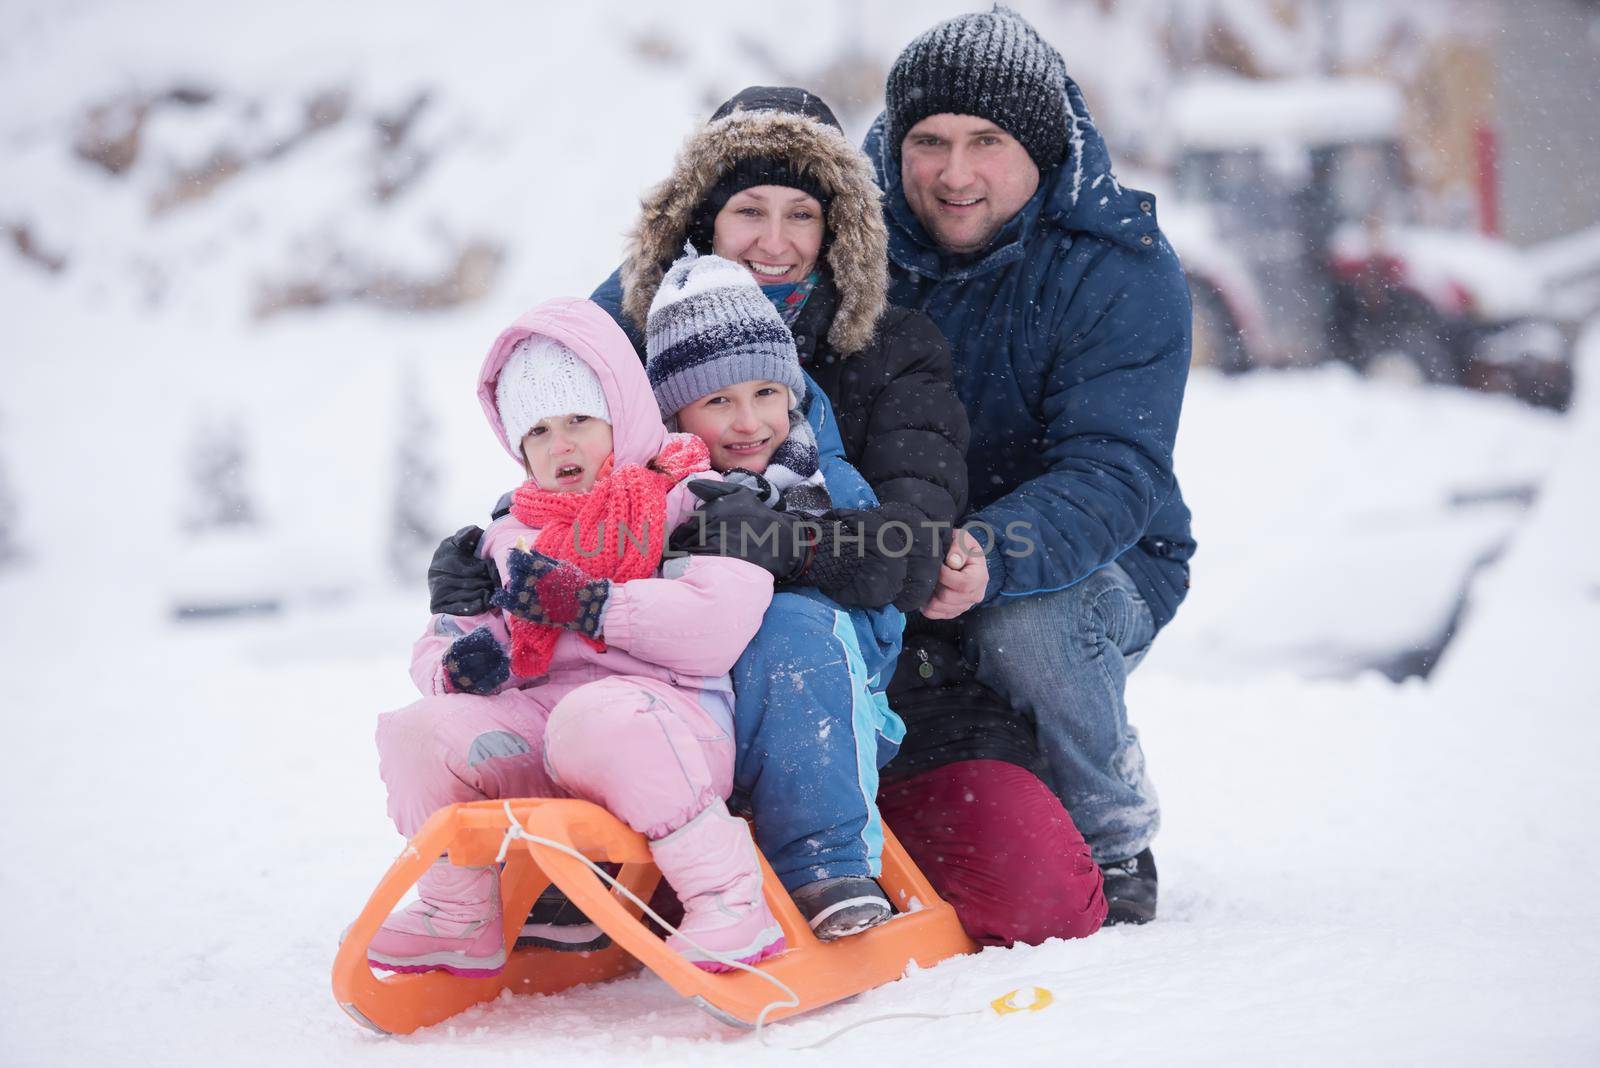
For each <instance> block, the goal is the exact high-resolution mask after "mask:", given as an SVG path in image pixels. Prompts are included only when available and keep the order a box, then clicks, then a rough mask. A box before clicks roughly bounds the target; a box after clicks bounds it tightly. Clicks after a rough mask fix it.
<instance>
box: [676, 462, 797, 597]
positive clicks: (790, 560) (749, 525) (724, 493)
mask: <svg viewBox="0 0 1600 1068" xmlns="http://www.w3.org/2000/svg"><path fill="white" fill-rule="evenodd" d="M689 490H690V492H692V493H693V494H694V495H695V496H696V497H699V498H700V501H701V504H700V506H699V507H698V508H696V509H695V511H694V512H693V513H691V514H690V516H689V518H688V519H686V520H684V522H683V524H682V525H681V526H679V527H678V529H677V530H675V531H673V532H672V539H671V544H672V548H673V549H675V550H676V551H678V552H681V553H688V554H689V555H691V556H732V557H735V558H736V559H739V560H743V561H745V562H746V563H751V564H755V565H756V566H757V567H761V568H765V569H766V570H767V572H768V573H770V574H771V575H772V578H773V581H774V582H792V581H794V580H795V579H796V578H798V577H799V576H800V574H801V572H803V571H804V570H805V569H806V565H807V564H808V563H809V562H810V559H811V553H812V550H813V549H814V548H815V546H816V537H817V532H816V524H814V523H809V522H808V521H807V520H806V519H805V518H804V517H803V516H797V515H793V514H791V513H789V512H778V511H774V510H773V509H772V508H769V507H768V506H767V505H765V504H763V503H762V502H761V498H760V497H758V496H756V494H755V491H753V490H751V489H750V488H749V487H747V486H735V485H733V484H732V483H729V482H713V481H711V480H710V479H695V480H694V481H693V482H690V483H689Z"/></svg>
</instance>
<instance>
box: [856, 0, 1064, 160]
mask: <svg viewBox="0 0 1600 1068" xmlns="http://www.w3.org/2000/svg"><path fill="white" fill-rule="evenodd" d="M884 105H885V110H886V111H887V112H888V120H889V121H888V124H887V125H888V129H887V130H886V131H885V132H886V133H887V135H888V140H889V147H890V151H892V152H893V153H894V158H895V159H897V160H898V159H899V158H900V146H901V144H902V142H904V141H905V139H906V134H907V133H909V132H910V131H911V128H912V127H913V126H915V125H916V124H917V123H919V122H921V121H922V120H923V119H925V118H927V117H928V116H929V115H945V114H950V115H977V116H980V117H982V118H985V119H988V120H989V121H990V122H993V123H994V124H995V125H996V126H999V127H1000V128H1001V129H1002V130H1004V131H1005V132H1006V133H1008V134H1010V135H1011V136H1012V137H1015V138H1016V139H1017V140H1018V141H1020V142H1022V147H1023V148H1025V149H1027V150H1028V155H1029V156H1031V157H1033V162H1034V164H1035V165H1037V166H1038V168H1039V169H1040V170H1048V169H1049V168H1051V167H1054V166H1055V165H1056V164H1058V163H1060V162H1061V161H1062V160H1063V159H1065V158H1066V154H1067V137H1068V132H1067V124H1068V121H1069V115H1068V111H1067V69H1066V63H1065V62H1064V61H1063V60H1062V58H1061V53H1060V52H1057V51H1056V50H1055V49H1054V48H1053V47H1051V46H1050V45H1049V44H1048V43H1047V42H1046V41H1045V40H1044V38H1042V37H1040V36H1039V31H1038V30H1035V29H1034V28H1033V27H1032V26H1031V25H1029V24H1028V21H1027V20H1026V19H1024V18H1023V17H1022V16H1021V15H1019V14H1017V13H1016V12H1015V11H1012V10H1011V9H1010V8H1008V7H1002V6H1001V5H999V4H996V5H995V6H994V10H993V11H989V12H983V13H978V14H973V15H958V16H957V17H955V18H953V19H947V20H946V21H944V22H941V23H939V24H938V25H937V26H935V27H933V29H931V30H928V31H927V32H926V33H924V34H923V35H922V36H920V37H918V38H917V39H916V40H914V41H912V42H911V43H910V44H908V45H906V48H905V51H903V52H901V53H900V57H899V58H898V59H896V60H895V61H894V67H893V68H892V69H891V70H890V71H889V81H888V85H887V86H886V87H885V91H884Z"/></svg>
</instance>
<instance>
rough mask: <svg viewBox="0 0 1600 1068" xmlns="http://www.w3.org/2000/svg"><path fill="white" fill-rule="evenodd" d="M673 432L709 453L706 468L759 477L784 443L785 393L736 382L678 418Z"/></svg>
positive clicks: (775, 385) (778, 388) (776, 386)
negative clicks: (689, 437)
mask: <svg viewBox="0 0 1600 1068" xmlns="http://www.w3.org/2000/svg"><path fill="white" fill-rule="evenodd" d="M678 426H679V427H680V428H681V429H682V430H683V432H684V433H686V434H693V435H694V436H695V437H697V438H699V439H700V440H701V441H703V442H705V443H706V447H707V448H708V449H710V450H711V467H712V469H713V470H716V471H731V470H733V469H734V468H735V467H742V468H744V469H745V470H746V471H754V472H755V473H756V474H758V475H759V474H761V473H762V472H763V471H765V470H766V469H767V463H768V462H769V461H770V460H771V459H772V454H773V452H774V451H775V450H776V449H777V447H778V446H779V445H782V444H783V443H784V441H786V440H787V439H788V437H789V387H788V386H785V385H782V384H780V383H778V382H738V383H735V384H734V385H731V386H729V387H728V388H727V389H723V390H718V391H717V392H716V393H708V394H707V395H706V396H704V397H701V398H700V399H699V400H697V401H695V402H694V403H693V404H691V405H689V406H688V407H687V408H684V409H683V410H682V411H680V412H679V413H678Z"/></svg>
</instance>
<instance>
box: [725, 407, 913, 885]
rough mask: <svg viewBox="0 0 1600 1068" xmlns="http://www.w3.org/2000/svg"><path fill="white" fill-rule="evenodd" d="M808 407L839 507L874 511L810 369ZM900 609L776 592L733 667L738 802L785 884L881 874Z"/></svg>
mask: <svg viewBox="0 0 1600 1068" xmlns="http://www.w3.org/2000/svg"><path fill="white" fill-rule="evenodd" d="M806 382H807V386H808V389H807V391H806V393H807V395H806V400H805V413H806V418H807V421H808V422H810V424H811V430H812V433H814V434H815V435H816V438H817V451H818V454H819V463H820V465H821V467H822V474H823V477H824V478H825V479H826V480H827V483H828V493H829V495H830V496H831V497H832V498H833V503H834V506H835V507H838V508H876V507H877V506H878V498H877V495H876V494H874V493H873V492H872V487H871V486H869V485H867V481H866V479H864V478H862V477H861V474H860V472H858V471H857V470H856V469H855V468H854V467H852V466H851V465H850V462H849V461H848V460H846V459H845V455H844V444H843V442H842V441H841V439H840V437H839V427H838V424H837V422H836V421H835V419H834V415H833V406H832V404H830V403H829V401H828V397H827V395H826V394H824V393H823V392H822V390H820V389H818V388H817V384H816V383H815V382H812V381H811V380H810V378H809V376H808V377H807V380H806ZM904 629H905V616H904V614H902V613H901V612H900V611H899V610H898V609H896V608H893V607H884V608H873V609H852V610H849V611H846V610H845V609H843V608H840V607H839V606H838V605H837V604H835V603H834V602H833V601H831V600H829V599H828V598H827V597H825V596H823V595H822V594H821V593H819V592H818V591H816V590H814V589H809V588H806V587H800V586H792V587H785V588H784V589H782V590H780V591H779V592H778V593H777V594H775V595H774V596H773V598H772V604H771V606H770V607H769V608H768V609H767V614H766V616H765V618H763V619H762V621H761V630H760V632H759V633H757V634H756V636H755V639H754V640H752V641H751V642H750V644H749V645H748V646H746V647H745V651H744V655H743V656H741V657H740V658H739V662H738V663H737V664H735V665H734V667H733V692H734V712H733V731H734V740H735V742H736V743H737V745H738V748H737V751H736V754H735V756H734V765H733V798H732V802H733V804H734V806H735V807H738V808H742V809H744V810H746V811H748V812H749V813H750V814H751V817H752V818H753V819H754V821H755V832H756V845H757V846H759V847H760V848H761V852H762V853H764V854H766V857H767V863H769V864H771V865H772V870H773V871H774V872H775V873H776V874H777V876H778V878H779V879H781V880H783V885H784V888H785V889H787V890H790V891H793V890H796V889H798V888H799V887H802V886H805V885H806V884H807V883H811V882H815V881H816V880H818V879H831V878H834V877H837V876H840V875H869V876H877V875H880V874H882V871H883V820H882V818H881V817H880V816H879V815H878V769H879V768H881V767H883V765H885V764H887V763H888V762H889V761H890V759H892V758H893V757H894V755H895V753H896V752H898V751H899V748H900V742H901V741H902V740H903V739H904V738H905V736H906V728H905V724H904V723H901V722H900V717H899V716H897V715H895V714H894V713H893V712H891V711H890V710H889V700H888V698H887V697H886V696H885V695H884V690H885V688H886V687H887V686H888V685H889V677H890V676H891V675H893V674H894V662H895V658H896V657H898V656H899V655H900V635H901V632H902V631H904Z"/></svg>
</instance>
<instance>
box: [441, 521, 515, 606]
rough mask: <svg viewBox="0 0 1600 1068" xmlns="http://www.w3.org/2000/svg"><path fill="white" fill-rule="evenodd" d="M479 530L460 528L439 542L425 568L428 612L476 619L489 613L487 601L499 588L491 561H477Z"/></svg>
mask: <svg viewBox="0 0 1600 1068" xmlns="http://www.w3.org/2000/svg"><path fill="white" fill-rule="evenodd" d="M481 537H483V529H482V528H481V527H462V528H461V529H460V530H458V531H456V532H455V533H454V534H452V535H450V536H449V537H448V538H446V539H444V541H441V542H440V543H439V547H438V548H437V549H435V550H434V551H433V562H432V563H430V564H429V565H428V611H430V612H442V613H444V614H445V615H451V616H475V615H477V614H478V613H480V612H487V611H488V610H489V598H490V597H493V596H494V594H495V591H497V590H498V589H500V572H499V571H498V570H497V569H496V568H495V566H494V561H493V560H481V559H479V558H478V555H477V552H478V539H479V538H481Z"/></svg>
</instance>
